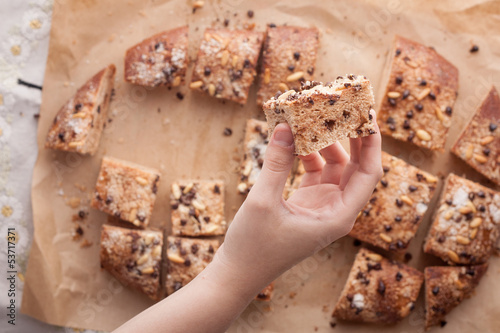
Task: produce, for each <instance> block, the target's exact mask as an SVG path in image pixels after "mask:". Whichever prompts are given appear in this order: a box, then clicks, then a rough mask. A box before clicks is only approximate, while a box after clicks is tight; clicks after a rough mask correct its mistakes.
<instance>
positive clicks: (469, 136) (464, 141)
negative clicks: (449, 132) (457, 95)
mask: <svg viewBox="0 0 500 333" xmlns="http://www.w3.org/2000/svg"><path fill="white" fill-rule="evenodd" d="M499 125H500V98H499V97H498V92H497V90H496V89H495V88H494V87H493V88H491V90H490V92H489V93H488V96H487V97H486V99H485V100H484V101H483V103H482V104H481V106H480V107H479V109H478V110H477V111H476V113H475V114H474V117H473V118H472V119H471V121H470V122H469V124H468V125H467V127H466V128H465V129H464V131H463V132H462V134H461V135H460V137H459V138H458V140H457V142H455V144H454V145H453V147H452V148H451V151H452V152H453V153H454V154H455V155H457V156H458V157H460V158H461V159H463V160H464V161H465V162H466V163H467V164H469V165H470V166H471V167H473V168H474V169H476V171H478V172H479V173H481V174H483V175H484V176H485V177H487V178H489V179H490V180H491V181H493V182H495V183H496V184H497V185H500V129H497V128H498V126H499Z"/></svg>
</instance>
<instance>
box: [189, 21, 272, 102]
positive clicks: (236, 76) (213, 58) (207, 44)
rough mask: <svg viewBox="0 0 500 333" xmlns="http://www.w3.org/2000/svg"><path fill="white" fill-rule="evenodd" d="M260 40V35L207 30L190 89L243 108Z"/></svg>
mask: <svg viewBox="0 0 500 333" xmlns="http://www.w3.org/2000/svg"><path fill="white" fill-rule="evenodd" d="M263 40H264V33H262V32H256V31H251V30H229V29H213V28H207V29H206V30H205V34H204V38H203V40H202V41H201V45H200V49H199V51H198V59H197V60H196V65H195V67H194V70H193V78H192V80H191V84H190V85H189V87H190V88H191V89H194V90H199V91H203V92H205V93H207V94H209V95H210V96H213V97H215V98H221V99H225V100H229V101H234V102H237V103H240V104H245V103H246V101H247V98H248V91H249V89H250V86H251V85H252V82H253V80H254V77H255V75H256V68H257V60H258V59H259V54H260V49H261V47H262V42H263Z"/></svg>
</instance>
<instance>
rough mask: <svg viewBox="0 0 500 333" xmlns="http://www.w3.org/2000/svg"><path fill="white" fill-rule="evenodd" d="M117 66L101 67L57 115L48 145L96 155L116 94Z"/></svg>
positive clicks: (48, 138)
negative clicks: (114, 94) (112, 99)
mask: <svg viewBox="0 0 500 333" xmlns="http://www.w3.org/2000/svg"><path fill="white" fill-rule="evenodd" d="M115 71H116V68H115V66H114V65H109V66H108V67H106V68H104V69H103V70H101V71H100V72H99V73H97V74H96V75H94V76H93V77H92V78H91V79H90V80H88V81H87V82H86V83H85V84H84V85H83V86H81V87H80V89H78V91H77V92H76V93H75V95H73V97H71V98H70V99H69V101H67V102H66V104H64V106H63V107H62V108H61V109H60V110H59V112H58V113H57V115H56V116H55V118H54V122H53V123H52V126H51V128H50V130H49V133H48V135H47V139H46V140H45V148H51V149H58V150H63V151H69V152H76V153H80V154H90V155H94V154H95V152H96V151H97V148H98V147H99V142H100V140H101V134H102V130H103V128H104V124H105V123H106V121H107V113H108V106H109V103H110V101H111V95H112V94H113V86H114V80H115Z"/></svg>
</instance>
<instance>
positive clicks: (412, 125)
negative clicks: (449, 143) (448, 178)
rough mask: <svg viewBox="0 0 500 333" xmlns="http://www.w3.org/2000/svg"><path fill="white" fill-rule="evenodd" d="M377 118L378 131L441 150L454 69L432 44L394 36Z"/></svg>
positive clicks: (450, 110)
mask: <svg viewBox="0 0 500 333" xmlns="http://www.w3.org/2000/svg"><path fill="white" fill-rule="evenodd" d="M389 56H390V59H389V60H388V65H389V68H390V69H389V71H388V74H387V75H386V77H385V80H384V83H383V84H382V87H384V86H385V87H386V88H385V92H384V96H383V97H382V98H381V103H380V108H379V112H378V113H377V115H378V116H377V120H378V124H379V126H380V131H381V133H382V134H385V135H390V136H392V137H393V138H395V139H398V140H401V141H408V142H412V143H414V144H415V145H417V146H420V147H424V148H427V149H431V150H439V151H443V150H444V145H445V143H446V137H447V135H448V129H449V127H450V126H451V116H452V113H453V106H454V104H455V100H456V99H457V93H458V70H457V68H456V67H455V66H453V65H452V64H451V63H449V62H448V61H447V60H446V59H445V58H443V57H442V56H441V55H439V54H438V53H437V52H436V51H435V50H434V48H431V47H427V46H424V45H422V44H419V43H417V42H414V41H412V40H409V39H406V38H403V37H400V36H396V37H395V39H394V46H393V50H392V52H391V53H390V54H389Z"/></svg>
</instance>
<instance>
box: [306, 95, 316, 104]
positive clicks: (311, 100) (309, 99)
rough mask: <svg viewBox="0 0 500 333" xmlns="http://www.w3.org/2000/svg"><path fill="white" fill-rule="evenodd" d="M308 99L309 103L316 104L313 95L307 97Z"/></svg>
mask: <svg viewBox="0 0 500 333" xmlns="http://www.w3.org/2000/svg"><path fill="white" fill-rule="evenodd" d="M307 101H308V102H309V104H311V105H313V104H314V101H313V99H312V98H311V97H307Z"/></svg>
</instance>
